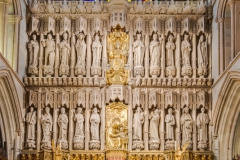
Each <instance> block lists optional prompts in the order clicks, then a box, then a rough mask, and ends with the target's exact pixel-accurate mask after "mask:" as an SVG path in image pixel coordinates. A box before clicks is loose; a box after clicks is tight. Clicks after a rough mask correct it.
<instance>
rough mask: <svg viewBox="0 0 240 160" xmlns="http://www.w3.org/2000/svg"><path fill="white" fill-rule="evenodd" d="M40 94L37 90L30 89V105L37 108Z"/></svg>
mask: <svg viewBox="0 0 240 160" xmlns="http://www.w3.org/2000/svg"><path fill="white" fill-rule="evenodd" d="M37 101H38V95H37V92H35V91H33V90H30V91H29V104H28V106H34V107H35V108H37V104H38V102H37Z"/></svg>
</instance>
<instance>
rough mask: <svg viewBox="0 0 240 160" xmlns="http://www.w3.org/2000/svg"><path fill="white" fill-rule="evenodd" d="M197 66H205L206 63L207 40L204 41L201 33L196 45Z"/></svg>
mask: <svg viewBox="0 0 240 160" xmlns="http://www.w3.org/2000/svg"><path fill="white" fill-rule="evenodd" d="M197 50H198V67H206V66H207V65H208V55H207V42H205V41H204V36H203V35H201V36H200V39H199V42H198V46H197Z"/></svg>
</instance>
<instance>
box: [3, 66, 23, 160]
mask: <svg viewBox="0 0 240 160" xmlns="http://www.w3.org/2000/svg"><path fill="white" fill-rule="evenodd" d="M15 86H16V85H15V83H14V80H13V77H12V75H11V72H10V70H9V69H1V70H0V102H1V103H0V126H1V133H2V139H3V141H4V142H5V144H4V146H3V148H5V150H6V153H7V156H6V157H7V158H8V159H15V158H16V156H17V155H16V151H17V150H20V149H21V145H20V142H19V141H18V138H20V136H19V135H20V133H21V131H22V124H21V123H22V111H21V106H20V102H19V98H18V94H17V90H16V87H15ZM17 137H18V138H17Z"/></svg>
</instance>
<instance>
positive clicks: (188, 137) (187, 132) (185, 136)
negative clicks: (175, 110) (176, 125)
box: [181, 107, 193, 145]
mask: <svg viewBox="0 0 240 160" xmlns="http://www.w3.org/2000/svg"><path fill="white" fill-rule="evenodd" d="M181 125H182V144H183V145H184V144H185V143H186V142H189V143H192V125H193V119H192V117H191V115H190V113H189V108H188V107H185V108H184V109H183V114H182V117H181Z"/></svg>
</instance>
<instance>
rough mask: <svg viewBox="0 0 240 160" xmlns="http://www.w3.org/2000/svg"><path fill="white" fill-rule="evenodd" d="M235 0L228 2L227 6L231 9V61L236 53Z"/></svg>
mask: <svg viewBox="0 0 240 160" xmlns="http://www.w3.org/2000/svg"><path fill="white" fill-rule="evenodd" d="M235 4H236V3H235V0H229V1H228V5H229V6H230V8H231V61H232V60H233V59H234V57H235V54H236V51H235V43H236V42H235V39H236V35H235V20H236V19H235V10H236V8H235Z"/></svg>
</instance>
